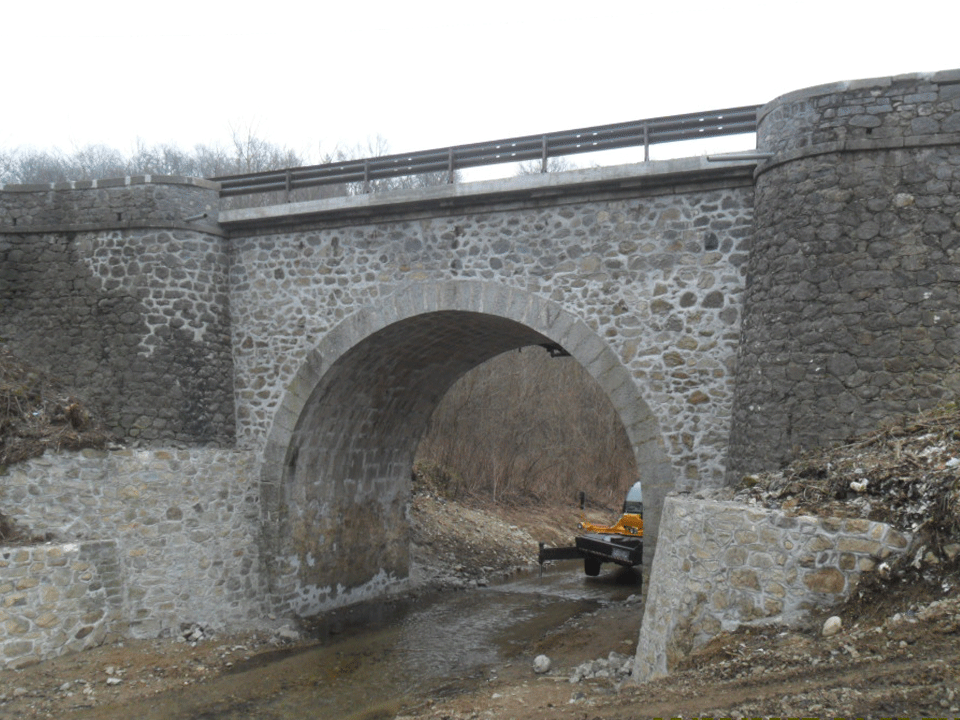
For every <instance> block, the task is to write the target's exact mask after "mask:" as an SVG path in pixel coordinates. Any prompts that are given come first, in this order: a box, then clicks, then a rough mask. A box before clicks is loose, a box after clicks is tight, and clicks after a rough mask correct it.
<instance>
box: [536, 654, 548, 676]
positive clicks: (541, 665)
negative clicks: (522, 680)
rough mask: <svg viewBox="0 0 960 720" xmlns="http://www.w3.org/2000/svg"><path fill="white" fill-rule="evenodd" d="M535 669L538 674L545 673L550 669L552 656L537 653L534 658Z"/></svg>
mask: <svg viewBox="0 0 960 720" xmlns="http://www.w3.org/2000/svg"><path fill="white" fill-rule="evenodd" d="M533 671H534V672H535V673H538V674H543V673H545V672H549V671H550V658H548V657H547V656H546V655H537V657H535V658H534V659H533Z"/></svg>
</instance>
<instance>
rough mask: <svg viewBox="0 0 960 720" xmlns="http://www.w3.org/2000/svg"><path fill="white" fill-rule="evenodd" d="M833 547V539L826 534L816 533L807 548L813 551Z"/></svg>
mask: <svg viewBox="0 0 960 720" xmlns="http://www.w3.org/2000/svg"><path fill="white" fill-rule="evenodd" d="M833 548H834V542H833V540H832V539H831V538H829V537H827V536H826V535H814V536H813V537H812V538H810V540H809V541H808V542H807V550H808V551H809V552H813V553H818V552H823V551H824V550H833Z"/></svg>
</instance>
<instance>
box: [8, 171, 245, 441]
mask: <svg viewBox="0 0 960 720" xmlns="http://www.w3.org/2000/svg"><path fill="white" fill-rule="evenodd" d="M0 190H2V192H0V197H2V202H0V261H2V264H0V337H2V338H3V340H4V344H5V346H6V347H7V348H8V349H9V350H11V351H12V352H13V353H14V354H16V355H18V356H19V357H21V358H22V359H24V360H26V361H28V362H31V363H32V364H34V365H35V366H37V367H38V368H41V369H43V370H46V371H48V372H50V373H52V374H53V375H55V376H56V377H58V378H60V379H61V380H63V381H64V382H65V383H66V384H67V385H68V386H72V387H76V388H83V390H84V394H85V397H84V399H85V401H86V402H87V403H88V404H89V405H90V406H91V407H93V408H95V409H96V411H97V414H98V415H99V416H100V417H102V418H104V419H105V420H106V422H107V424H108V426H109V429H110V430H112V431H113V432H115V433H116V434H118V435H119V436H121V437H124V438H127V439H129V440H139V441H142V442H146V443H151V444H156V443H166V442H185V443H212V444H216V445H220V446H231V445H232V444H233V441H234V411H233V382H232V376H233V360H232V356H231V345H230V312H229V305H228V298H229V290H228V286H227V281H228V269H229V256H228V248H227V245H226V238H225V237H224V234H223V232H222V231H221V230H220V229H219V228H218V227H217V225H216V219H217V213H218V207H219V198H218V195H217V186H216V184H215V183H210V182H207V181H205V180H195V179H188V178H169V177H154V178H151V177H137V178H122V179H120V180H106V181H104V180H101V181H90V182H77V183H60V184H54V185H19V186H3V187H2V188H0Z"/></svg>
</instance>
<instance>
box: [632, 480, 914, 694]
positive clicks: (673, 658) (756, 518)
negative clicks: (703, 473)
mask: <svg viewBox="0 0 960 720" xmlns="http://www.w3.org/2000/svg"><path fill="white" fill-rule="evenodd" d="M908 544H909V538H908V537H906V536H905V535H903V534H902V533H900V532H898V531H897V530H895V529H894V528H892V527H890V526H889V525H886V524H884V523H878V522H872V521H870V520H862V519H852V518H851V519H840V518H832V517H822V518H821V517H811V516H804V515H790V514H788V513H785V512H782V511H778V510H766V509H762V508H759V507H754V506H747V505H742V504H740V503H734V502H725V501H718V500H709V499H700V498H697V497H692V496H689V495H672V496H669V497H668V498H667V500H666V502H665V503H664V506H663V515H662V516H661V524H660V537H659V542H658V545H657V548H658V550H657V555H656V557H655V558H654V562H653V568H652V571H651V574H650V581H649V590H648V596H647V602H646V608H645V610H644V616H643V625H642V627H641V629H640V641H639V643H638V645H637V654H636V663H635V670H634V677H635V678H636V679H637V680H638V681H639V682H645V681H647V680H652V679H655V678H657V677H662V676H663V675H666V674H668V673H669V672H671V671H672V670H673V669H674V668H675V667H676V666H677V663H678V662H679V661H680V660H681V659H683V658H684V657H686V656H687V655H688V654H689V653H690V652H691V651H692V650H695V649H696V648H698V647H701V646H702V645H704V644H706V642H707V641H709V640H710V639H711V638H712V637H714V636H716V635H717V634H719V633H720V632H721V631H724V630H727V631H729V630H734V629H735V628H737V627H739V626H740V625H744V624H785V625H789V624H792V623H796V622H798V621H799V620H801V619H802V618H803V617H804V615H805V614H806V613H808V612H809V611H810V610H813V609H815V608H820V607H829V606H830V605H833V604H835V603H838V602H840V601H842V600H843V599H844V598H846V597H848V596H849V595H850V594H851V593H852V592H853V590H854V589H855V588H856V587H857V583H858V582H859V578H860V575H861V574H862V573H864V572H869V571H871V570H873V569H874V568H875V567H876V564H877V563H878V562H879V561H880V559H882V558H885V557H887V556H889V555H890V554H892V553H898V552H903V551H904V550H906V548H907V546H908Z"/></svg>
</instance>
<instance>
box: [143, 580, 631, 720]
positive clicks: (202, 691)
mask: <svg viewBox="0 0 960 720" xmlns="http://www.w3.org/2000/svg"><path fill="white" fill-rule="evenodd" d="M639 593H640V582H639V577H638V576H637V575H636V574H634V573H632V572H631V571H626V570H623V569H620V568H615V567H614V566H604V572H603V573H601V575H600V576H599V577H596V578H588V577H586V576H584V575H583V572H582V569H581V568H580V564H579V563H557V564H554V565H553V566H552V567H550V568H549V569H548V570H546V571H545V572H544V574H543V576H542V577H540V576H538V575H537V574H536V573H534V574H532V575H524V576H520V577H518V578H515V579H513V580H510V581H507V582H505V583H503V584H500V585H496V586H492V587H486V588H477V589H475V590H469V591H462V592H454V593H450V592H448V593H438V594H435V595H429V596H421V597H416V598H413V599H409V598H408V599H389V600H383V601H378V602H370V603H364V604H361V605H357V606H352V607H350V608H347V609H344V610H343V611H339V612H335V613H330V614H327V615H325V616H324V617H323V618H318V619H316V621H315V622H314V623H313V624H312V632H313V633H314V636H315V637H316V638H317V639H318V641H319V644H317V645H314V646H311V647H309V648H306V649H298V650H296V651H290V650H281V651H277V652H274V653H267V654H266V655H259V656H257V657H255V658H253V659H251V660H249V661H247V662H243V663H238V664H237V665H236V666H235V667H233V668H232V671H231V672H230V673H228V674H226V675H224V676H222V677H220V678H217V679H216V680H214V681H213V682H211V683H209V684H206V685H205V687H203V688H184V689H183V690H182V691H179V692H177V693H168V694H167V695H166V696H163V698H162V700H161V701H160V702H159V703H158V704H157V705H156V706H155V707H154V708H151V709H150V710H151V711H156V712H157V713H159V714H158V715H156V717H171V716H175V717H182V718H195V719H196V720H201V719H203V720H240V719H241V718H243V719H244V720H247V719H249V718H258V719H260V718H263V719H270V720H290V719H293V718H298V719H299V718H305V717H309V718H320V719H326V718H330V719H331V720H332V719H333V718H337V719H338V720H339V719H342V718H357V719H360V718H363V719H366V720H370V719H373V718H387V717H393V716H394V715H396V714H397V713H398V712H400V711H401V710H402V709H408V710H409V709H410V708H416V707H418V706H420V705H422V704H424V703H425V702H427V701H429V700H430V699H432V698H438V697H443V696H446V695H449V694H454V693H457V692H462V691H464V690H466V689H468V688H470V687H476V685H477V684H478V683H483V682H485V681H487V680H493V679H496V678H497V676H498V674H499V673H505V672H510V671H511V669H514V670H519V669H520V667H519V665H520V664H522V668H523V669H526V668H528V666H529V665H530V663H531V662H532V655H531V648H532V647H533V646H534V645H535V643H536V642H537V641H538V640H539V639H540V638H541V637H542V636H543V634H544V633H546V632H548V631H550V630H552V629H554V628H558V627H559V626H561V625H563V624H564V623H565V622H567V621H568V620H570V619H571V618H574V617H577V616H579V615H582V614H584V613H588V612H591V611H593V610H595V609H597V608H599V607H600V606H601V605H603V604H606V603H611V602H617V601H622V600H625V599H626V598H628V597H629V596H631V595H635V594H639ZM148 717H152V715H151V714H150V712H146V713H145V714H144V715H142V716H141V718H143V719H144V720H145V718H148Z"/></svg>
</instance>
